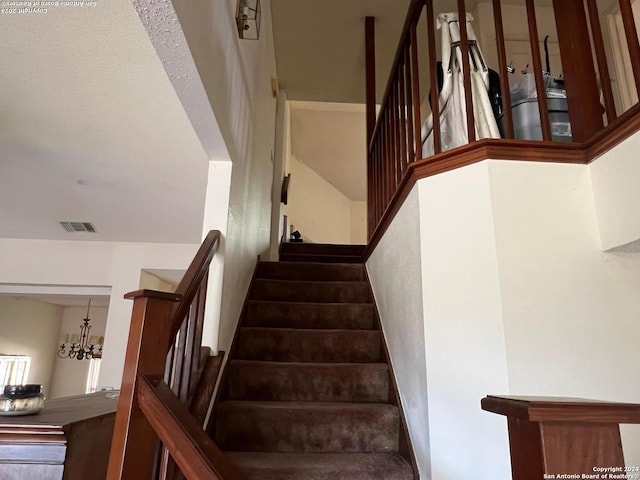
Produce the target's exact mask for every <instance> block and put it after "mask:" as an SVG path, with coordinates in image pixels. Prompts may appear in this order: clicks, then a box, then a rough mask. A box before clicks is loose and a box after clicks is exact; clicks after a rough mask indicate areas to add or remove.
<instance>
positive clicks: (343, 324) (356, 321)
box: [246, 301, 376, 330]
mask: <svg viewBox="0 0 640 480" xmlns="http://www.w3.org/2000/svg"><path fill="white" fill-rule="evenodd" d="M246 325H247V326H250V327H276V328H328V329H331V328H338V329H345V330H346V329H353V330H371V329H374V328H376V324H375V320H374V316H373V305H370V304H328V303H327V304H304V303H301V304H295V303H286V302H284V303H279V302H259V301H250V302H249V304H248V308H247V316H246Z"/></svg>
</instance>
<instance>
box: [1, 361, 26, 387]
mask: <svg viewBox="0 0 640 480" xmlns="http://www.w3.org/2000/svg"><path fill="white" fill-rule="evenodd" d="M30 367H31V357H28V356H26V355H0V388H2V390H4V386H5V385H23V384H25V383H27V379H28V377H29V368H30Z"/></svg>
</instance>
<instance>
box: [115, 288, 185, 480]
mask: <svg viewBox="0 0 640 480" xmlns="http://www.w3.org/2000/svg"><path fill="white" fill-rule="evenodd" d="M126 298H130V299H131V298H132V299H134V303H133V313H132V316H131V327H130V330H129V341H128V343H127V353H126V357H125V365H124V371H123V376H122V387H121V389H120V396H119V398H118V410H117V412H116V420H115V427H114V432H113V441H112V443H111V454H110V456H109V468H108V471H107V479H108V480H138V479H141V478H151V473H152V471H153V461H154V454H155V449H156V438H157V437H156V434H155V432H154V430H153V428H152V427H151V425H150V424H149V422H148V421H147V419H146V417H145V416H144V414H143V413H142V411H141V410H140V407H139V405H138V398H137V396H138V381H139V376H141V375H153V376H157V377H162V376H163V375H164V372H165V365H166V360H167V351H168V350H169V344H170V343H171V334H170V330H171V320H172V314H173V307H174V305H175V303H176V302H177V301H178V300H179V299H180V296H179V295H176V294H169V293H161V292H152V291H149V290H141V291H138V292H133V293H130V294H127V295H126Z"/></svg>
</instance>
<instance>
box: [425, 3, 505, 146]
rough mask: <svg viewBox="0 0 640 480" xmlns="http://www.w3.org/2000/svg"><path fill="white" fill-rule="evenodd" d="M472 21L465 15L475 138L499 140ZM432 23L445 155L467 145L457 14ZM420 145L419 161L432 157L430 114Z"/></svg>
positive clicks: (482, 60)
mask: <svg viewBox="0 0 640 480" xmlns="http://www.w3.org/2000/svg"><path fill="white" fill-rule="evenodd" d="M472 20H473V17H472V16H471V14H467V36H468V39H469V67H470V72H471V91H472V98H473V116H474V126H475V132H476V138H477V139H481V138H500V131H499V129H498V124H497V123H496V119H495V116H494V114H493V109H492V106H491V100H490V97H489V93H488V91H489V69H488V68H487V65H486V63H485V61H484V57H483V55H482V51H481V50H480V46H479V45H478V41H477V38H476V35H475V32H474V31H473V27H472V26H471V23H470V22H471V21H472ZM436 23H437V28H438V30H440V31H441V32H442V70H443V74H444V78H443V85H442V91H441V92H440V97H439V101H438V103H439V106H440V135H441V139H442V151H446V150H449V149H452V148H455V147H459V146H460V145H466V144H467V143H469V138H468V135H467V112H466V103H465V90H464V76H463V73H462V49H461V48H460V25H459V22H458V14H457V13H441V14H440V15H438V18H437V22H436ZM422 142H423V143H422V156H423V158H426V157H429V156H431V155H433V153H434V152H433V116H432V115H431V114H429V115H427V118H426V120H425V122H424V123H423V125H422Z"/></svg>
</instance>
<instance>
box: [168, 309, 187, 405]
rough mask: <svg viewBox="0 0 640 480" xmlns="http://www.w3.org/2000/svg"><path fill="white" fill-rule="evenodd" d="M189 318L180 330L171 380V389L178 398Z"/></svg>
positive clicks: (183, 322)
mask: <svg viewBox="0 0 640 480" xmlns="http://www.w3.org/2000/svg"><path fill="white" fill-rule="evenodd" d="M187 324H188V317H185V319H184V320H183V321H182V324H181V326H180V330H179V331H178V340H177V342H176V351H175V356H174V366H173V372H174V373H173V378H172V379H171V380H172V381H171V389H172V390H173V393H175V394H176V396H179V395H180V385H181V382H182V365H183V363H184V352H185V350H186V346H187V327H188V325H187Z"/></svg>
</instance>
